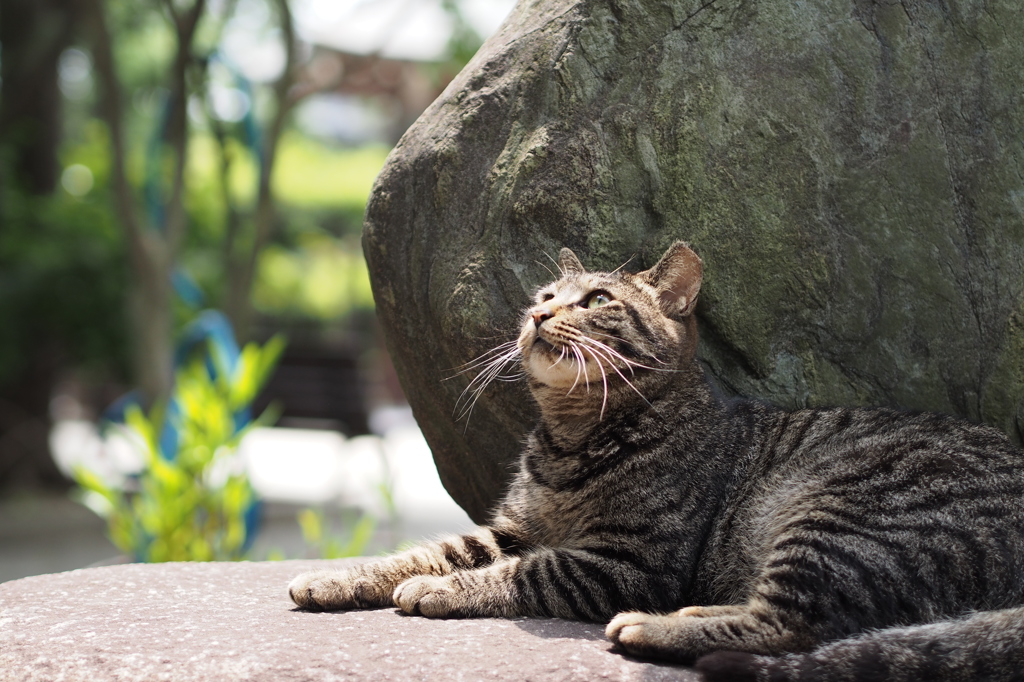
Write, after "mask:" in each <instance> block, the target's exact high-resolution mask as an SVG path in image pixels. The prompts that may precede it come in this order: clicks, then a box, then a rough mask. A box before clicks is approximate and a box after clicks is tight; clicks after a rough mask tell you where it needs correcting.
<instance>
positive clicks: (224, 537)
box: [75, 337, 284, 563]
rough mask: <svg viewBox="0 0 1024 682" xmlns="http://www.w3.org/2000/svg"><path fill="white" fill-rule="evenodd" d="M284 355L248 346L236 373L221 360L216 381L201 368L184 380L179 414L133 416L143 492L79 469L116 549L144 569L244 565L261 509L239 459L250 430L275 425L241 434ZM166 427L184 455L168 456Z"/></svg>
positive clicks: (179, 383) (83, 493) (85, 497)
mask: <svg viewBox="0 0 1024 682" xmlns="http://www.w3.org/2000/svg"><path fill="white" fill-rule="evenodd" d="M283 348H284V342H283V341H282V340H281V339H280V338H279V337H275V338H274V339H271V340H270V341H269V342H268V343H267V344H266V345H265V346H263V347H262V348H260V347H259V346H257V345H255V344H248V345H247V346H246V347H245V348H244V349H243V351H242V354H241V357H240V358H239V361H238V364H237V365H236V367H235V369H234V371H233V372H231V373H230V374H227V373H226V372H225V371H223V370H224V369H225V368H224V364H225V361H224V360H223V358H218V357H217V356H216V354H214V356H213V357H214V362H215V364H217V365H219V366H220V368H221V369H222V371H221V372H220V373H219V374H220V376H219V377H218V378H217V379H216V380H215V379H211V378H210V375H209V372H208V370H207V368H206V366H205V363H204V362H202V361H200V360H197V361H196V362H193V363H191V364H189V365H188V366H186V367H185V368H183V369H182V370H181V371H180V372H179V373H178V375H177V380H176V384H175V392H174V404H175V405H176V408H177V409H168V410H161V409H154V410H153V411H151V413H150V414H149V415H148V416H147V415H145V414H143V413H142V411H141V410H140V409H138V408H134V409H129V411H128V412H127V415H126V417H127V418H126V422H127V428H128V429H129V430H130V431H131V432H132V434H133V435H134V436H135V437H136V438H137V440H138V441H139V444H140V447H141V450H142V453H143V455H144V468H143V470H142V472H141V473H140V474H139V476H138V488H137V490H135V491H126V490H120V489H117V488H115V487H113V486H111V485H108V484H107V483H105V482H104V481H103V480H101V479H100V478H99V477H98V476H96V475H95V474H94V473H93V472H90V471H88V470H86V469H84V468H79V469H78V470H77V471H76V472H75V480H76V481H77V482H78V484H79V486H80V487H81V489H80V498H81V501H82V502H83V503H84V504H86V505H87V506H88V507H90V508H91V509H93V510H94V511H96V512H97V513H98V514H100V515H101V516H103V517H104V518H105V519H106V520H107V524H108V531H109V535H110V539H111V540H112V541H113V543H114V544H115V545H116V546H117V547H118V548H119V549H121V550H122V551H123V552H125V553H127V554H130V555H132V556H133V557H135V558H136V559H138V560H140V561H146V562H154V563H155V562H163V561H214V560H239V559H242V558H243V557H244V553H245V546H246V539H247V538H246V533H247V530H246V513H247V511H248V510H249V509H250V507H251V505H252V503H253V502H254V500H255V498H254V494H253V490H252V487H251V485H250V484H249V480H248V477H247V476H246V474H245V472H244V471H243V470H241V469H240V468H239V462H238V460H237V458H236V457H235V451H236V450H237V448H238V444H239V442H240V441H241V439H242V438H243V437H244V436H245V435H246V433H248V431H249V430H250V429H252V428H253V427H256V426H264V425H267V424H268V423H269V422H272V421H273V420H274V417H273V415H270V414H268V413H264V414H263V415H262V416H260V418H259V419H257V420H255V421H254V422H251V423H249V424H248V425H246V426H245V427H244V428H242V429H240V430H238V429H237V427H236V423H235V414H236V413H237V412H238V411H239V410H241V409H244V408H246V407H248V406H249V405H250V404H251V403H252V401H253V399H254V398H255V397H256V394H257V392H258V391H259V389H260V388H261V387H262V385H263V384H264V383H265V382H266V380H267V379H268V378H269V375H270V372H271V370H272V369H273V367H274V365H275V364H276V362H277V360H278V358H279V357H280V354H281V352H282V350H283ZM165 419H170V420H172V423H173V424H174V426H176V427H177V433H178V449H177V452H175V453H168V454H170V455H171V456H170V457H164V455H163V454H161V450H160V443H159V437H160V434H161V432H162V428H163V422H164V420H165Z"/></svg>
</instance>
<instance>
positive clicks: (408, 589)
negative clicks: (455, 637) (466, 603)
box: [394, 575, 459, 618]
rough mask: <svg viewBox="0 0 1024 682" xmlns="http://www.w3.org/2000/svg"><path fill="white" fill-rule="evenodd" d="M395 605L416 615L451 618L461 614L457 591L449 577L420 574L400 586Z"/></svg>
mask: <svg viewBox="0 0 1024 682" xmlns="http://www.w3.org/2000/svg"><path fill="white" fill-rule="evenodd" d="M394 601H395V606H397V607H398V608H400V609H402V610H403V611H405V612H406V613H408V614H411V615H414V616H426V617H427V618H451V617H454V616H458V615H459V605H458V604H457V593H456V590H455V589H454V588H453V586H452V584H451V581H450V579H449V578H447V577H445V578H440V577H437V576H432V575H418V576H415V577H413V578H409V579H408V580H406V581H405V582H404V583H402V584H401V585H399V586H398V588H397V589H396V590H395V594H394Z"/></svg>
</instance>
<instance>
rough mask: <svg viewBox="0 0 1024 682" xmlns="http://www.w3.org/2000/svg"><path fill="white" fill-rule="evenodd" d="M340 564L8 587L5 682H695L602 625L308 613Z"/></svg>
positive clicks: (76, 577) (122, 570)
mask: <svg viewBox="0 0 1024 682" xmlns="http://www.w3.org/2000/svg"><path fill="white" fill-rule="evenodd" d="M328 563H339V562H315V561H285V562H275V563H238V564H231V563H212V564H130V565H125V566H111V567H107V568H89V569H83V570H79V571H71V572H70V573H57V574H53V575H43V576H37V577H33V578H23V579H21V580H14V581H11V582H7V583H3V584H0V681H2V682H54V681H58V680H59V681H60V682H107V681H108V680H109V681H115V680H116V682H136V681H139V682H142V681H146V682H149V681H154V680H173V681H174V682H200V681H203V680H209V681H210V682H233V681H235V680H248V681H252V682H259V681H267V682H281V681H283V680H291V681H295V682H299V681H306V680H309V681H316V682H330V681H333V680H373V681H377V680H402V681H405V680H445V681H448V680H467V681H468V680H484V679H486V680H538V681H541V680H580V681H586V682H591V681H593V680H644V681H652V682H654V681H662V680H664V681H668V680H683V681H685V680H690V681H691V682H696V681H697V680H699V679H700V677H699V676H698V675H697V674H695V673H693V672H692V671H689V670H687V669H685V668H681V667H676V666H668V665H658V664H653V663H647V662H642V661H638V660H635V659H630V658H627V657H625V656H622V655H619V654H617V653H612V652H611V651H610V649H611V644H610V643H609V642H608V641H607V640H606V639H605V638H604V636H603V634H602V632H603V627H602V626H600V625H594V624H586V623H576V622H571V621H559V620H541V619H535V620H531V619H516V620H498V619H478V620H429V619H426V618H418V617H410V616H404V615H400V613H399V612H398V611H397V610H396V609H382V610H377V611H353V612H343V613H308V612H304V611H298V610H296V609H295V608H294V605H293V604H292V603H291V601H290V600H289V599H288V595H287V594H286V591H285V586H286V585H287V584H288V581H289V580H290V579H291V578H293V577H294V576H295V575H297V574H298V573H299V572H301V571H303V570H308V569H309V568H312V567H315V566H322V565H325V564H328Z"/></svg>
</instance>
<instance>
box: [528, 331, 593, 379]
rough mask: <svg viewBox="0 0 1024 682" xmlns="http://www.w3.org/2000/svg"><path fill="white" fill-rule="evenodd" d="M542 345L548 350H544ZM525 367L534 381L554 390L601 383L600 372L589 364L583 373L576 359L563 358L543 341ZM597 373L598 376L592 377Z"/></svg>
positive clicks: (533, 351) (529, 356)
mask: <svg viewBox="0 0 1024 682" xmlns="http://www.w3.org/2000/svg"><path fill="white" fill-rule="evenodd" d="M542 345H543V346H547V348H542ZM548 349H551V350H548ZM523 367H524V369H525V370H526V372H527V373H528V374H529V375H530V377H531V378H532V379H533V380H534V381H538V382H540V383H542V384H544V385H545V386H550V387H552V388H564V389H566V390H568V389H570V388H572V387H573V386H578V387H580V388H583V387H586V386H587V385H589V384H592V383H595V382H596V383H597V384H600V383H601V375H600V370H595V369H594V368H593V367H592V366H591V365H590V364H589V363H588V364H586V365H584V367H583V371H580V367H579V364H578V362H577V361H576V360H575V359H574V358H572V357H570V356H562V354H561V353H560V351H558V350H555V349H554V348H553V347H552V346H551V345H550V344H548V343H546V342H543V341H542V342H541V343H539V344H537V345H536V346H534V347H533V349H532V350H531V352H530V353H529V355H528V356H527V357H526V360H525V362H524V363H523ZM595 372H596V376H591V375H594V374H595Z"/></svg>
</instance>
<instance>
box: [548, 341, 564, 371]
mask: <svg viewBox="0 0 1024 682" xmlns="http://www.w3.org/2000/svg"><path fill="white" fill-rule="evenodd" d="M564 359H565V346H562V352H561V353H559V354H558V359H557V360H555V361H554V362H553V363H551V366H550V367H548V369H549V370H551V369H554V368H555V366H557V365H558V363H560V362H561V361H562V360H564Z"/></svg>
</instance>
